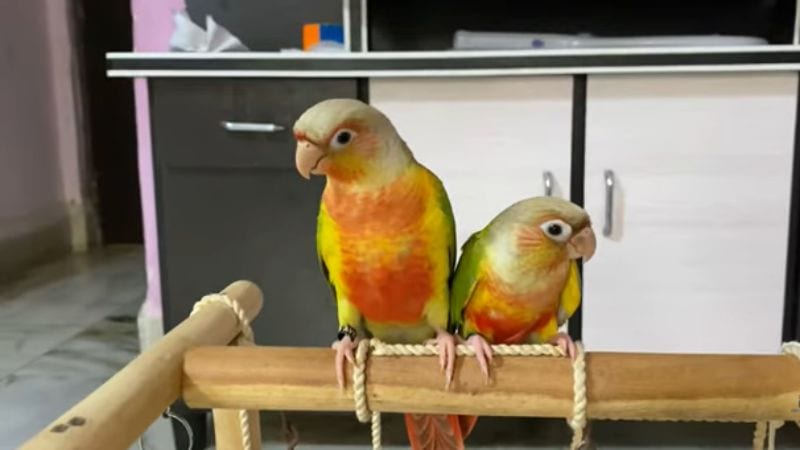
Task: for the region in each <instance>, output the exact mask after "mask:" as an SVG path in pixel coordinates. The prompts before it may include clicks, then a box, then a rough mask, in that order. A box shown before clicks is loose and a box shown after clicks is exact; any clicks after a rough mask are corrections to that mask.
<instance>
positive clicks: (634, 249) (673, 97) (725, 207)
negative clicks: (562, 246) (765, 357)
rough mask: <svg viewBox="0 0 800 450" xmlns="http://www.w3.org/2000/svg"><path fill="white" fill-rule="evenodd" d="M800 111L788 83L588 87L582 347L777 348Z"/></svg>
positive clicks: (786, 79)
mask: <svg viewBox="0 0 800 450" xmlns="http://www.w3.org/2000/svg"><path fill="white" fill-rule="evenodd" d="M796 105H797V74H795V73H773V74H764V73H758V74H682V75H630V76H594V75H590V76H589V77H588V88H587V103H586V106H587V116H586V159H585V171H586V179H585V200H586V207H587V209H588V211H589V212H590V214H591V215H592V217H593V220H594V223H595V229H596V230H597V232H598V233H600V232H601V231H602V230H604V228H605V231H606V234H608V235H606V236H604V235H602V234H599V235H598V237H599V241H598V249H597V254H596V257H595V258H596V259H595V260H592V261H591V262H589V263H588V264H586V265H585V266H584V297H585V302H584V306H583V339H584V342H585V344H586V346H587V349H589V350H592V351H597V350H609V351H641V352H692V353H697V352H714V353H775V352H776V351H777V350H778V348H779V344H780V342H781V324H782V323H783V312H784V311H783V310H784V290H785V286H786V261H787V244H788V241H789V228H788V227H789V207H790V194H791V182H792V161H793V153H794V150H793V149H794V131H795V109H796ZM608 171H611V172H608ZM609 177H613V181H612V180H610V179H609ZM609 196H610V198H609ZM608 214H610V216H609V217H606V216H607V215H608ZM609 232H610V233H609Z"/></svg>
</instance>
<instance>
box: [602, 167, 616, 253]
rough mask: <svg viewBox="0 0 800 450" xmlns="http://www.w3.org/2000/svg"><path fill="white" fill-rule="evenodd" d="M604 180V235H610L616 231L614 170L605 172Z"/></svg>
mask: <svg viewBox="0 0 800 450" xmlns="http://www.w3.org/2000/svg"><path fill="white" fill-rule="evenodd" d="M603 182H604V183H605V185H606V223H605V224H604V225H603V236H606V237H609V236H611V233H612V232H613V231H614V184H616V180H615V178H614V171H612V170H606V171H605V172H603Z"/></svg>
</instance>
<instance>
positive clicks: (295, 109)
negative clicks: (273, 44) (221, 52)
mask: <svg viewBox="0 0 800 450" xmlns="http://www.w3.org/2000/svg"><path fill="white" fill-rule="evenodd" d="M355 95H356V82H355V81H354V80H353V81H351V80H180V79H177V80H176V79H171V80H153V81H152V82H151V97H152V100H151V105H152V113H151V120H152V124H153V144H154V152H155V165H156V179H157V183H156V189H157V197H158V205H157V210H158V218H159V240H160V242H159V246H160V255H161V275H162V277H161V278H162V285H163V287H162V292H163V303H164V315H165V327H166V328H167V329H170V328H172V327H173V326H175V325H176V324H177V323H179V322H180V321H181V320H183V319H184V318H185V317H187V315H188V314H189V312H190V310H191V306H192V304H193V303H194V302H195V301H197V300H198V299H199V298H200V297H201V296H202V295H204V294H207V293H209V292H215V291H218V290H220V289H221V288H223V287H225V286H226V285H227V284H228V283H230V282H232V281H234V280H237V279H249V280H252V281H254V282H256V283H257V284H258V285H259V286H260V287H261V288H262V290H263V291H264V309H263V310H262V312H261V314H260V315H259V317H258V319H257V320H256V321H255V322H254V324H253V328H254V331H255V335H256V341H257V343H259V344H262V345H266V344H270V345H299V346H308V345H328V344H330V342H331V341H332V340H333V339H334V337H335V334H336V314H335V307H334V304H333V300H332V299H331V295H330V291H329V290H328V287H327V285H326V283H325V281H324V279H323V276H322V274H321V273H320V270H319V266H318V263H317V259H316V243H315V233H316V216H317V212H318V205H319V200H320V195H321V191H322V187H323V184H324V180H322V179H319V178H315V179H312V180H311V181H307V180H305V179H303V178H301V177H300V176H299V175H298V174H297V172H296V171H295V169H294V146H295V144H294V140H293V137H292V135H291V127H292V124H293V122H294V121H295V120H296V119H297V116H298V115H299V114H300V113H302V111H304V110H305V109H306V108H307V107H309V106H311V105H312V104H314V103H316V102H317V101H320V100H323V99H325V98H331V97H355ZM222 120H237V121H243V122H272V123H278V124H280V125H283V126H285V127H286V130H284V131H282V132H278V133H267V134H263V133H231V132H229V131H226V130H224V129H223V128H222V127H221V126H220V121H222Z"/></svg>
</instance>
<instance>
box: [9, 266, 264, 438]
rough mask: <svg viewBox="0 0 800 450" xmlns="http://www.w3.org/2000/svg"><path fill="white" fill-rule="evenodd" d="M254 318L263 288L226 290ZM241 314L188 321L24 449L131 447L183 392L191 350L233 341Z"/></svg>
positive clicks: (211, 308) (209, 313)
mask: <svg viewBox="0 0 800 450" xmlns="http://www.w3.org/2000/svg"><path fill="white" fill-rule="evenodd" d="M223 293H225V294H227V295H228V296H229V297H230V298H232V299H234V300H236V301H237V302H238V303H239V304H240V305H241V306H242V308H243V309H244V310H245V311H246V314H247V317H248V318H250V319H252V318H254V317H255V316H256V315H257V314H258V312H259V311H260V310H261V304H262V296H261V291H260V290H259V288H258V287H257V286H256V285H255V284H253V283H250V282H247V281H237V282H235V283H233V284H231V285H230V286H228V287H227V288H225V290H224V291H223ZM238 333H239V323H238V319H237V317H236V315H235V314H234V313H233V312H232V311H231V309H230V308H228V307H227V306H225V305H223V304H211V305H208V306H207V307H205V308H203V309H202V310H201V311H199V312H198V313H197V314H195V315H193V316H191V317H189V318H187V319H186V320H184V321H183V322H182V323H180V324H179V325H178V326H177V327H175V328H174V329H173V330H172V331H170V332H169V333H168V334H167V335H166V336H164V338H163V339H162V340H161V341H159V342H158V343H156V344H155V345H153V346H152V347H151V348H150V349H148V350H147V351H145V352H144V353H142V354H141V355H139V356H138V357H137V358H136V359H134V360H133V361H131V362H130V363H129V364H128V365H127V366H125V368H123V369H122V370H121V371H119V372H118V373H117V374H116V375H114V376H113V377H112V378H111V379H109V380H108V381H107V382H106V383H105V384H103V385H102V386H100V387H99V388H98V389H97V390H95V391H94V392H93V393H91V394H90V395H89V396H88V397H86V398H85V399H84V400H82V401H81V402H80V403H78V404H77V405H75V406H73V407H72V408H71V409H70V410H69V411H67V412H66V413H64V414H63V415H62V416H61V417H59V418H58V419H56V420H55V421H54V422H53V423H51V424H50V425H49V426H48V427H47V428H46V429H44V430H42V431H41V432H39V433H38V434H37V435H36V436H34V437H33V438H32V439H31V440H29V441H28V442H27V443H25V444H24V445H23V446H22V449H24V450H54V449H58V450H67V449H75V450H78V449H80V450H91V449H98V450H114V449H127V448H128V447H129V446H130V445H131V444H133V443H134V442H135V441H136V439H137V438H138V437H139V436H140V435H141V434H142V433H144V431H145V430H146V429H147V428H148V427H149V426H150V424H151V423H153V421H154V420H155V419H156V418H157V417H158V416H159V415H160V414H161V413H162V412H163V411H164V410H165V409H166V408H167V406H169V405H170V404H172V403H173V402H174V401H175V400H176V399H177V398H178V396H179V395H180V393H181V378H182V373H183V367H182V366H183V360H184V355H185V354H186V351H187V350H188V349H190V348H192V347H196V346H200V345H221V344H227V343H229V342H231V341H232V340H233V339H234V338H235V337H236V335H237V334H238Z"/></svg>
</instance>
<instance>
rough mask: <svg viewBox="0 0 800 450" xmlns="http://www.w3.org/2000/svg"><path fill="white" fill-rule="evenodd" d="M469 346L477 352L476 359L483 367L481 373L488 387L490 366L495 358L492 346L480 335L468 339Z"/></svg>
mask: <svg viewBox="0 0 800 450" xmlns="http://www.w3.org/2000/svg"><path fill="white" fill-rule="evenodd" d="M467 344H468V345H469V346H470V347H472V350H474V351H475V359H477V360H478V364H479V365H480V366H481V373H483V378H484V381H485V382H486V384H487V385H488V384H489V381H490V376H489V365H490V364H491V363H492V359H493V358H494V355H493V353H492V346H491V345H489V343H488V342H486V339H484V338H483V336H481V335H480V334H473V335H472V336H470V337H469V338H467Z"/></svg>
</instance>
